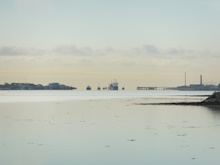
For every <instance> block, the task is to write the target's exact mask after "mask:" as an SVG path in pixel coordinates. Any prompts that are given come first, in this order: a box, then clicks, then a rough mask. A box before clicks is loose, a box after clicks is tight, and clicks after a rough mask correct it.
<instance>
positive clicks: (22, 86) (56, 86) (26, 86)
mask: <svg viewBox="0 0 220 165" xmlns="http://www.w3.org/2000/svg"><path fill="white" fill-rule="evenodd" d="M73 89H77V88H76V87H71V86H66V85H63V84H60V83H57V82H55V83H50V84H48V85H46V86H44V85H42V84H33V83H11V84H9V83H5V84H4V85H0V90H73Z"/></svg>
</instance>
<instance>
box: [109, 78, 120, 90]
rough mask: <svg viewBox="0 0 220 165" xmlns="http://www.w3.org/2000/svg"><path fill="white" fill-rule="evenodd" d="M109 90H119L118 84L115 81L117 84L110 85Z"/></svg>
mask: <svg viewBox="0 0 220 165" xmlns="http://www.w3.org/2000/svg"><path fill="white" fill-rule="evenodd" d="M108 90H118V82H117V81H116V80H115V82H113V83H111V84H109V87H108Z"/></svg>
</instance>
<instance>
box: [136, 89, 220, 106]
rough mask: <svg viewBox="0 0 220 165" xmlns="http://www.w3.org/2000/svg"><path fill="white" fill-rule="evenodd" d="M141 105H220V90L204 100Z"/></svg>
mask: <svg viewBox="0 0 220 165" xmlns="http://www.w3.org/2000/svg"><path fill="white" fill-rule="evenodd" d="M139 105H182V106H217V107H220V92H215V93H213V94H212V95H211V96H209V97H208V98H207V99H205V100H204V101H202V102H172V103H140V104H139Z"/></svg>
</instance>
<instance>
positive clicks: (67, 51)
mask: <svg viewBox="0 0 220 165" xmlns="http://www.w3.org/2000/svg"><path fill="white" fill-rule="evenodd" d="M53 52H54V53H55V54H61V55H75V56H77V55H79V56H89V55H92V54H93V49H91V48H90V47H83V48H78V47H76V46H75V45H64V46H58V47H56V48H55V49H54V50H53Z"/></svg>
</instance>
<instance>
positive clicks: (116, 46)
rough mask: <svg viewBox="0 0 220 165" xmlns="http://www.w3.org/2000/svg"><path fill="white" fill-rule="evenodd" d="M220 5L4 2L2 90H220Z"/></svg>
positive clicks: (153, 0)
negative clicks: (11, 86) (10, 85)
mask: <svg viewBox="0 0 220 165" xmlns="http://www.w3.org/2000/svg"><path fill="white" fill-rule="evenodd" d="M219 29H220V1H219V0H126V1H125V0H0V83H1V84H2V83H4V82H33V83H42V84H48V83H50V82H60V83H64V84H66V85H73V86H76V87H78V88H79V89H85V88H86V86H87V85H91V86H92V87H93V89H94V88H97V86H98V83H99V84H100V86H101V87H104V86H108V83H110V82H111V80H114V79H115V78H116V79H117V80H118V81H119V85H120V88H121V87H122V86H124V87H125V88H126V89H135V88H136V87H137V86H178V85H183V84H184V73H185V72H187V84H189V83H192V84H193V83H199V76H200V74H202V75H203V82H204V83H206V84H216V85H217V84H219V83H220V75H219V71H220V64H219V63H220V45H219V44H220V30H219Z"/></svg>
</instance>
